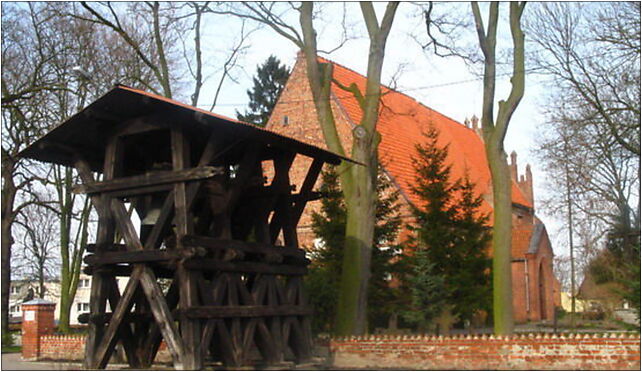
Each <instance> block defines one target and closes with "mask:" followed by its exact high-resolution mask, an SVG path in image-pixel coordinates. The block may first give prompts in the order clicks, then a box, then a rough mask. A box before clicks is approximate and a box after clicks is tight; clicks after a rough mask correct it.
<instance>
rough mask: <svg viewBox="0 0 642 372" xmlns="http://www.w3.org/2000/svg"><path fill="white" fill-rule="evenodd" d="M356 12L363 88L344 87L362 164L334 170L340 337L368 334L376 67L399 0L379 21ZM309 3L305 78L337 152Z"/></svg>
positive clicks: (326, 76) (304, 15)
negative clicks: (340, 203)
mask: <svg viewBox="0 0 642 372" xmlns="http://www.w3.org/2000/svg"><path fill="white" fill-rule="evenodd" d="M360 5H361V11H362V14H363V18H364V21H365V23H366V26H367V29H368V34H369V37H370V52H369V55H368V76H367V82H366V91H365V94H364V93H363V92H359V90H358V88H356V87H355V86H352V87H350V88H348V89H349V90H350V91H351V92H352V93H353V94H354V96H355V98H356V99H357V101H358V102H359V106H360V108H361V110H362V112H363V115H362V119H361V123H360V125H358V126H356V127H355V128H354V129H353V145H352V158H353V159H355V160H356V161H358V162H361V163H363V164H364V165H365V166H358V165H354V164H349V163H347V162H342V163H341V164H340V165H339V168H338V173H339V175H340V180H341V188H342V191H343V195H344V198H345V201H346V207H347V216H346V219H347V221H346V236H345V250H344V257H343V265H342V273H341V283H340V287H339V288H340V289H339V300H338V308H337V320H336V328H335V332H336V333H337V334H339V335H350V334H364V333H365V332H367V304H368V302H367V297H368V296H367V291H368V281H369V278H370V264H371V262H370V261H371V257H372V243H373V236H374V221H375V197H376V192H375V185H376V177H377V165H378V164H377V163H378V159H377V146H378V144H379V142H380V136H379V133H377V130H376V125H377V121H378V119H379V99H380V98H381V68H382V66H383V59H384V55H385V45H386V40H387V38H388V34H389V32H390V29H391V27H392V21H393V20H394V16H395V12H396V10H397V7H398V5H399V3H397V2H391V3H389V4H388V6H387V7H386V12H385V14H384V16H383V18H382V21H381V24H379V22H378V21H377V17H376V14H375V12H374V8H373V6H372V3H369V2H362V3H361V4H360ZM312 8H313V4H312V3H310V2H304V3H302V4H301V8H300V23H301V30H302V31H303V43H302V44H301V45H299V46H300V47H301V48H302V49H303V52H304V54H305V57H306V63H307V73H308V81H309V83H310V88H311V90H312V95H313V97H314V103H315V107H316V110H317V118H318V120H319V124H320V126H321V131H322V133H323V137H324V139H325V142H326V144H327V145H328V148H329V149H330V150H331V151H333V152H335V153H337V154H340V155H345V150H344V148H343V145H342V143H341V140H340V139H339V135H338V133H337V128H336V123H335V120H334V113H333V112H332V106H331V84H332V70H333V69H332V65H331V64H320V63H319V62H318V60H317V45H316V32H315V30H314V27H313V24H312Z"/></svg>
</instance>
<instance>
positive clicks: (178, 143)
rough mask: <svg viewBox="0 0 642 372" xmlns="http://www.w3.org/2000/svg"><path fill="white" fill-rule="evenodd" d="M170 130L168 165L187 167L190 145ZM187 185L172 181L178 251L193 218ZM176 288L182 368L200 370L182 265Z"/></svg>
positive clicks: (190, 283)
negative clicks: (181, 344)
mask: <svg viewBox="0 0 642 372" xmlns="http://www.w3.org/2000/svg"><path fill="white" fill-rule="evenodd" d="M171 133H172V164H173V167H174V171H182V170H184V169H187V168H189V167H190V155H189V154H190V148H189V143H188V141H187V139H186V138H185V134H184V132H183V128H180V127H178V126H174V127H172V129H171ZM187 199H188V198H187V186H186V184H185V182H178V183H175V184H174V206H175V221H176V240H177V246H178V248H179V250H180V249H181V248H182V243H181V239H182V237H183V236H186V235H188V234H191V233H192V232H193V222H194V219H193V217H192V214H191V213H190V210H189V209H188V204H189V203H188V200H187ZM178 279H179V288H180V299H179V308H180V309H181V311H182V312H181V316H180V322H181V337H182V340H183V346H184V352H185V355H184V365H183V367H185V368H186V369H202V368H203V353H202V351H201V343H200V341H201V327H200V320H198V319H188V318H187V317H186V316H185V315H184V311H185V310H187V309H189V308H191V307H193V306H197V305H198V293H197V287H196V278H195V275H194V273H193V272H191V271H190V270H187V269H186V268H185V267H184V266H183V265H182V264H179V266H178Z"/></svg>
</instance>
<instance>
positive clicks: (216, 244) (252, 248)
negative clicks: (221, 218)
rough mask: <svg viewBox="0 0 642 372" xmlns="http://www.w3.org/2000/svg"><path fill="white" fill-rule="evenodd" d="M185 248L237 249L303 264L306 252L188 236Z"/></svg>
mask: <svg viewBox="0 0 642 372" xmlns="http://www.w3.org/2000/svg"><path fill="white" fill-rule="evenodd" d="M182 242H183V245H184V246H187V247H191V246H198V247H204V248H207V249H213V250H223V249H235V250H239V251H241V252H244V253H254V254H275V255H276V254H278V255H283V256H288V257H294V258H298V259H299V260H300V261H301V262H303V261H304V259H305V251H304V250H302V249H299V248H291V247H280V246H274V245H269V244H263V243H252V242H244V241H240V240H231V239H217V238H210V237H207V236H197V235H187V236H184V237H183V238H182Z"/></svg>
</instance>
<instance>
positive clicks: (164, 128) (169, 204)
mask: <svg viewBox="0 0 642 372" xmlns="http://www.w3.org/2000/svg"><path fill="white" fill-rule="evenodd" d="M297 155H303V156H308V157H311V158H313V161H312V164H311V166H310V169H309V170H308V173H307V176H306V177H305V180H304V181H303V183H302V185H300V187H299V188H298V193H293V190H294V189H295V188H296V187H294V186H292V185H290V178H289V170H290V166H291V165H292V162H293V160H294V158H295V156H297ZM21 156H23V157H28V158H32V159H36V160H40V161H45V162H52V163H57V164H62V165H65V166H73V167H75V169H76V171H77V172H78V175H79V176H80V178H81V180H82V185H79V186H77V188H76V192H83V193H86V194H87V195H88V196H89V197H90V198H91V201H92V203H93V205H94V207H95V209H96V212H97V214H98V230H97V237H96V242H95V244H90V245H88V246H87V248H86V250H87V252H90V254H88V255H87V256H85V258H84V261H85V263H86V267H85V269H84V270H85V272H86V273H88V274H90V275H92V286H91V298H90V309H91V310H90V313H89V314H84V315H85V316H84V317H83V318H82V319H81V321H84V322H87V323H88V327H89V333H88V336H87V342H86V351H85V360H84V367H85V368H91V369H103V368H105V367H106V366H107V364H108V362H109V360H110V357H111V356H112V354H113V352H114V349H115V346H116V344H117V343H122V346H123V349H124V351H125V355H126V358H127V361H128V363H129V365H130V366H131V367H133V368H147V367H149V366H150V365H151V364H152V362H153V361H154V358H155V356H156V354H157V352H158V349H159V346H160V344H161V340H164V341H165V343H166V345H167V347H168V349H169V352H170V353H171V355H172V358H173V363H174V367H175V368H177V369H202V368H203V367H204V365H205V363H206V362H221V363H223V364H224V365H225V366H228V367H237V366H241V365H245V364H248V363H257V360H258V363H262V364H264V365H271V364H277V363H280V362H282V361H284V360H286V359H290V358H293V359H294V360H295V362H297V363H301V362H304V361H306V360H308V359H309V358H310V357H311V352H312V343H311V342H312V340H311V333H310V316H311V309H310V308H309V307H308V306H307V302H306V296H305V293H304V291H303V275H304V274H305V273H306V271H307V267H306V266H307V265H308V263H309V260H308V259H307V258H306V257H305V252H304V251H303V250H301V249H299V247H298V241H297V234H296V226H297V223H298V220H299V218H300V216H301V214H302V212H303V209H304V207H305V205H306V203H307V202H308V201H310V200H314V199H318V198H319V197H320V195H319V194H318V193H315V192H313V190H312V188H313V186H314V184H315V182H316V180H317V177H318V175H319V173H320V171H321V168H322V167H323V164H324V163H332V164H338V163H339V162H340V161H342V160H349V159H346V158H342V157H340V156H338V155H336V154H334V153H331V152H328V151H325V150H323V149H320V148H317V147H314V146H311V145H308V144H305V143H303V142H300V141H297V140H294V139H291V138H288V137H285V136H282V135H279V134H276V133H273V132H270V131H267V130H264V129H262V128H257V127H254V126H251V125H249V124H245V123H241V122H237V121H235V120H232V119H228V118H225V117H222V116H218V115H215V114H212V113H210V112H206V111H203V110H199V109H197V108H194V107H191V106H187V105H184V104H181V103H178V102H176V101H172V100H170V99H167V98H164V97H161V96H157V95H154V94H150V93H146V92H143V91H139V90H136V89H132V88H129V87H125V86H116V87H115V88H114V89H112V90H111V91H109V92H108V93H106V94H105V95H104V96H102V97H101V98H99V99H98V100H97V101H95V102H94V103H92V104H91V105H89V106H88V107H87V108H85V109H84V110H82V111H81V112H79V113H78V114H76V115H75V116H73V117H72V118H70V119H69V120H67V121H66V122H64V123H62V124H61V125H59V126H58V127H56V128H54V129H53V130H52V131H50V132H49V133H48V134H46V135H45V136H44V137H42V138H40V139H39V140H38V141H36V142H35V143H34V144H32V145H31V146H29V147H28V148H27V149H25V150H24V151H23V152H22V153H21ZM266 168H267V171H266ZM94 172H97V173H102V179H101V180H100V181H99V180H97V179H96V178H95V177H94V174H95V173H94ZM264 174H266V175H267V176H265V175H264ZM133 214H136V215H137V216H138V219H139V220H140V221H141V224H140V228H138V229H137V228H136V227H135V226H134V223H133V222H132V218H131V217H132V215H133ZM280 241H282V242H283V244H279V243H280ZM117 277H127V278H128V282H127V286H126V287H125V289H124V290H123V292H122V293H120V291H119V289H118V285H117ZM107 303H109V306H110V308H111V311H110V312H108V311H107Z"/></svg>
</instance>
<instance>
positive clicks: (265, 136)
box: [19, 85, 354, 172]
mask: <svg viewBox="0 0 642 372" xmlns="http://www.w3.org/2000/svg"><path fill="white" fill-rule="evenodd" d="M156 113H161V114H163V115H164V114H165V113H166V114H167V115H174V117H175V118H179V119H180V121H179V122H180V123H181V125H184V126H188V127H190V129H192V130H194V131H195V133H203V134H204V135H205V134H206V130H207V129H209V128H215V129H217V133H219V134H220V136H221V139H222V141H224V143H225V144H228V143H229V144H230V145H233V144H234V143H236V142H238V141H239V140H250V141H256V142H257V143H261V144H263V145H265V146H266V148H277V149H283V150H287V151H292V152H296V153H299V154H302V155H306V156H309V157H313V158H320V159H322V160H324V161H325V162H328V163H332V164H338V163H340V162H341V160H347V161H351V162H354V161H352V160H351V159H349V158H346V157H343V156H340V155H338V154H335V153H333V152H330V151H327V150H325V149H321V148H319V147H316V146H313V145H310V144H307V143H304V142H301V141H299V140H296V139H294V138H290V137H287V136H284V135H282V134H278V133H275V132H272V131H270V130H267V129H265V128H260V127H257V126H255V125H251V124H248V123H244V122H241V121H238V120H235V119H231V118H228V117H225V116H222V115H217V114H214V113H212V112H210V111H206V110H202V109H199V108H196V107H193V106H189V105H186V104H184V103H181V102H178V101H175V100H172V99H169V98H165V97H162V96H159V95H156V94H152V93H148V92H144V91H141V90H138V89H134V88H130V87H127V86H123V85H117V86H116V87H114V88H113V89H112V90H110V91H109V92H107V93H105V94H104V95H103V96H102V97H100V98H99V99H97V100H96V101H94V102H93V103H91V104H90V105H89V106H87V107H86V108H85V109H83V110H82V111H80V112H78V113H77V114H75V115H74V116H72V117H71V118H69V119H68V120H67V121H65V122H63V123H61V124H59V125H58V126H56V127H55V128H53V129H52V130H51V131H49V132H48V133H47V134H46V135H44V136H43V137H41V138H40V139H38V140H37V141H35V142H34V143H33V144H31V145H30V146H29V147H27V148H26V149H24V150H23V151H22V152H21V153H20V154H19V156H21V157H25V158H30V159H35V160H39V161H43V162H49V163H56V164H62V165H66V166H71V165H73V163H74V156H73V152H74V151H75V152H77V153H78V154H79V155H82V156H83V157H84V158H85V159H87V160H88V161H89V163H90V164H91V166H92V169H93V170H94V171H99V172H100V171H102V163H103V157H104V148H105V139H106V138H107V133H109V132H110V131H111V130H113V129H114V128H115V127H116V126H117V125H118V124H121V123H122V122H124V121H126V120H129V119H133V118H138V117H141V116H147V115H153V114H156Z"/></svg>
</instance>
